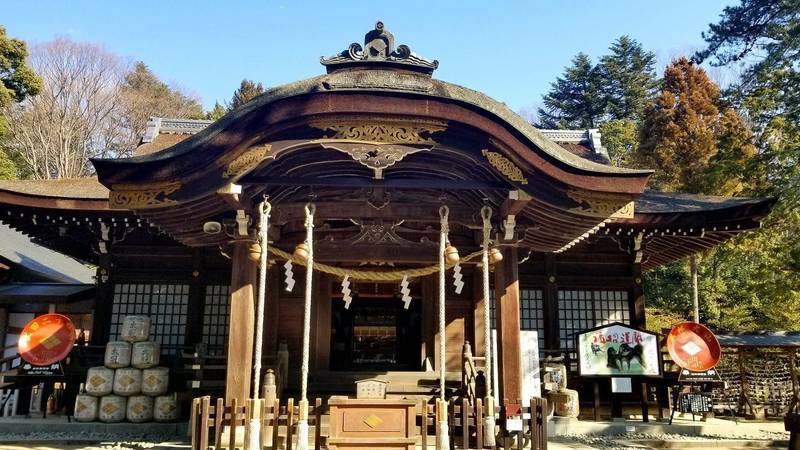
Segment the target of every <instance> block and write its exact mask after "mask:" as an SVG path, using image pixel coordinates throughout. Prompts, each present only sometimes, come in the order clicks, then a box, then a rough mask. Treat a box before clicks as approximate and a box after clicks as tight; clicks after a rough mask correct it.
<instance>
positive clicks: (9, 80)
mask: <svg viewBox="0 0 800 450" xmlns="http://www.w3.org/2000/svg"><path fill="white" fill-rule="evenodd" d="M27 58H28V46H27V45H26V44H25V42H24V41H21V40H19V39H13V38H10V37H8V35H7V34H6V29H5V28H4V27H2V26H0V180H10V179H15V178H19V169H18V166H17V164H16V162H15V161H14V159H13V158H12V157H11V156H10V155H9V152H8V151H6V149H5V148H4V147H5V145H4V136H5V134H6V133H7V132H8V122H7V120H8V119H7V117H6V109H7V108H9V107H11V105H13V104H15V103H19V102H22V101H23V100H25V98H27V97H29V96H32V95H36V94H38V93H39V91H41V89H42V79H41V78H40V77H39V76H37V75H36V73H35V72H34V71H33V69H31V68H30V67H29V66H28V63H27Z"/></svg>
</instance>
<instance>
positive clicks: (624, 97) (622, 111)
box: [597, 36, 658, 121]
mask: <svg viewBox="0 0 800 450" xmlns="http://www.w3.org/2000/svg"><path fill="white" fill-rule="evenodd" d="M609 50H610V51H611V54H609V55H606V56H603V57H602V58H600V63H599V64H598V66H597V70H598V72H599V75H600V77H601V78H602V80H601V83H602V95H603V97H604V103H605V106H606V108H607V110H608V114H609V116H610V117H612V118H613V119H617V120H634V121H635V120H638V119H640V118H641V115H642V113H643V112H644V108H645V106H646V105H647V103H648V102H649V101H650V100H651V99H652V98H653V94H654V92H655V89H656V87H657V86H658V82H657V81H656V73H655V69H654V66H655V61H656V55H655V54H654V53H653V52H648V51H645V50H644V48H642V45H641V44H640V43H638V42H637V41H636V40H634V39H632V38H630V37H629V36H621V37H620V38H619V39H617V40H616V41H614V43H613V44H611V47H610V48H609Z"/></svg>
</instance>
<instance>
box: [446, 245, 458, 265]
mask: <svg viewBox="0 0 800 450" xmlns="http://www.w3.org/2000/svg"><path fill="white" fill-rule="evenodd" d="M444 260H445V261H447V264H450V265H451V266H454V265H456V264H458V261H460V260H461V258H460V257H459V256H458V249H457V248H455V247H453V246H452V245H448V246H447V248H445V249H444Z"/></svg>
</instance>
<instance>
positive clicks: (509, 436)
mask: <svg viewBox="0 0 800 450" xmlns="http://www.w3.org/2000/svg"><path fill="white" fill-rule="evenodd" d="M530 404H531V407H530V408H529V407H523V409H522V414H523V416H522V419H523V427H522V428H523V429H522V430H521V431H516V432H511V433H504V432H501V434H500V438H499V439H498V440H497V444H498V447H496V448H503V449H510V448H512V447H511V446H512V443H513V445H514V447H516V448H519V449H522V448H529V449H531V450H547V401H546V400H544V399H541V398H532V399H531V402H530ZM298 414H299V408H298V406H297V405H296V404H295V402H294V400H293V399H288V400H287V401H286V402H281V401H280V400H276V401H274V402H271V403H270V402H266V401H260V402H256V401H254V400H249V401H247V402H246V403H245V404H237V403H236V402H235V401H232V402H231V404H229V405H225V402H224V401H223V399H221V398H218V399H216V400H212V399H211V397H208V396H206V397H200V398H195V399H194V400H193V401H192V409H191V419H190V422H189V424H190V426H189V433H190V435H191V448H192V450H209V449H214V450H220V449H222V448H228V449H230V450H235V449H241V450H292V449H293V448H296V447H297V432H296V430H295V427H296V425H297V418H298ZM326 414H327V405H326V404H325V403H324V402H323V401H322V399H320V398H317V399H316V401H315V402H314V403H313V404H312V405H310V406H309V421H308V422H309V427H310V429H311V427H313V431H314V433H313V434H310V436H309V438H310V441H311V439H313V448H314V449H315V450H320V449H323V448H326V439H327V437H328V433H327V430H323V427H322V426H321V425H322V424H323V416H324V415H326ZM439 414H440V415H442V416H446V417H447V421H448V425H449V430H448V435H449V436H450V448H449V449H440V448H438V447H436V450H456V449H458V450H480V449H484V448H489V447H486V446H485V441H484V435H485V434H484V433H485V430H484V424H485V421H484V420H485V416H484V408H483V401H482V399H481V398H477V399H476V401H475V404H470V402H469V401H468V400H467V399H466V398H460V399H451V400H450V402H449V404H447V411H446V412H444V411H443V412H440V413H439ZM436 417H437V411H436V406H435V405H432V404H428V403H427V402H426V401H424V400H422V401H420V403H419V405H418V407H417V412H416V419H415V421H414V423H415V424H416V426H417V430H418V434H417V438H418V443H419V445H420V447H421V448H422V449H428V448H429V445H431V446H435V445H437V443H438V442H439V439H438V436H437V434H438V432H439V427H438V426H437V425H438V424H437V423H436ZM254 418H255V419H256V420H257V421H258V427H259V444H258V446H257V447H255V448H253V447H250V446H249V438H250V434H249V433H250V430H249V426H248V424H249V423H250V421H251V419H254ZM500 428H502V427H499V428H498V429H500ZM232 430H233V431H232ZM237 430H238V431H239V432H238V434H237ZM495 431H497V430H495ZM311 436H313V438H312V437H311ZM384 441H385V439H384V440H382V442H383V443H384V444H385V442H384ZM309 444H312V442H309ZM310 447H311V445H309V448H310Z"/></svg>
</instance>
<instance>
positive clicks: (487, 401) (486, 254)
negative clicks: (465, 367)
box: [481, 206, 503, 448]
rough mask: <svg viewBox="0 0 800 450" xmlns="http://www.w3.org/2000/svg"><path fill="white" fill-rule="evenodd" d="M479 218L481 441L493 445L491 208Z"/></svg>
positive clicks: (482, 212) (482, 209)
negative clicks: (482, 381)
mask: <svg viewBox="0 0 800 450" xmlns="http://www.w3.org/2000/svg"><path fill="white" fill-rule="evenodd" d="M481 218H482V219H483V243H482V254H481V273H482V275H483V348H484V355H485V357H486V359H485V361H486V365H485V368H484V378H485V379H486V397H485V398H484V402H483V404H484V405H485V410H486V411H485V416H484V427H483V430H484V436H483V441H484V443H485V444H486V446H491V447H492V448H494V446H495V419H494V396H492V386H493V384H492V357H493V356H494V354H493V352H492V323H491V320H492V315H491V305H490V302H491V299H490V297H489V264H490V263H491V261H490V248H489V244H490V241H489V240H490V236H491V232H492V208H490V207H489V206H484V207H483V208H481ZM491 250H492V251H494V252H496V253H497V255H500V258H499V259H497V260H496V261H497V262H499V261H500V259H502V258H503V257H502V254H501V253H500V251H499V250H497V249H496V248H494V249H491Z"/></svg>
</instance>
